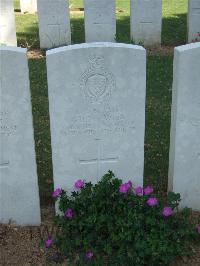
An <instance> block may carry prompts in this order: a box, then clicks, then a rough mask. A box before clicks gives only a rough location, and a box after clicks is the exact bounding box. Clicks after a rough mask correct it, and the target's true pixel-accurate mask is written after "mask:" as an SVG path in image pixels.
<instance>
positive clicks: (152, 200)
mask: <svg viewBox="0 0 200 266" xmlns="http://www.w3.org/2000/svg"><path fill="white" fill-rule="evenodd" d="M147 204H148V205H149V206H155V205H157V204H158V200H157V198H149V199H148V200H147Z"/></svg>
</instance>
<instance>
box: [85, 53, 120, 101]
mask: <svg viewBox="0 0 200 266" xmlns="http://www.w3.org/2000/svg"><path fill="white" fill-rule="evenodd" d="M114 88H115V80H114V77H113V75H112V73H110V72H108V70H107V69H106V67H105V61H104V58H103V57H101V56H96V55H95V56H92V57H91V58H90V59H89V67H88V69H87V70H86V71H85V72H84V73H83V75H82V76H81V90H82V92H83V95H84V96H85V98H86V99H87V100H88V101H89V102H90V103H101V102H105V101H107V100H108V99H109V98H110V96H111V94H112V91H113V90H114Z"/></svg>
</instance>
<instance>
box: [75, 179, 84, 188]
mask: <svg viewBox="0 0 200 266" xmlns="http://www.w3.org/2000/svg"><path fill="white" fill-rule="evenodd" d="M74 186H75V188H77V189H80V188H83V187H84V186H85V182H84V180H81V179H78V180H77V181H76V182H75V184H74Z"/></svg>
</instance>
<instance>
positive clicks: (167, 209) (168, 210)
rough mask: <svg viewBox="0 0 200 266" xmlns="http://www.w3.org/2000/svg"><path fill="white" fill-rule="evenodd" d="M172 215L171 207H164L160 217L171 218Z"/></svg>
mask: <svg viewBox="0 0 200 266" xmlns="http://www.w3.org/2000/svg"><path fill="white" fill-rule="evenodd" d="M172 214H173V210H172V208H171V207H164V208H163V210H162V215H163V216H165V217H168V216H171V215H172Z"/></svg>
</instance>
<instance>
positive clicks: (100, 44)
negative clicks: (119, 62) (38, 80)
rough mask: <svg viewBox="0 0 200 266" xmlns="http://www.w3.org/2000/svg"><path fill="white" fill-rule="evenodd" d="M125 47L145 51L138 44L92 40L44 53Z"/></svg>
mask: <svg viewBox="0 0 200 266" xmlns="http://www.w3.org/2000/svg"><path fill="white" fill-rule="evenodd" d="M95 47H96V48H104V47H105V48H126V49H135V50H141V51H146V50H145V48H144V47H142V46H139V45H133V44H125V43H112V42H94V43H81V44H74V45H68V46H63V47H59V48H55V49H51V50H48V51H47V52H46V55H47V56H48V55H52V54H56V53H59V52H64V51H71V50H78V49H88V48H95Z"/></svg>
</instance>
